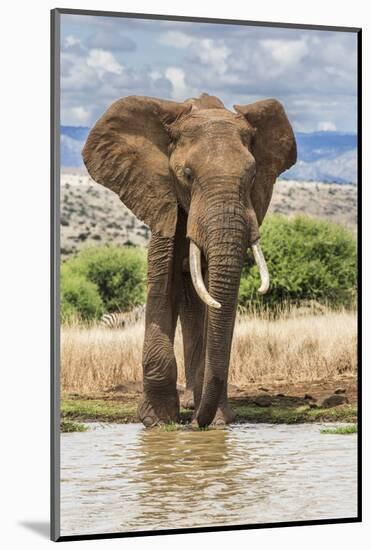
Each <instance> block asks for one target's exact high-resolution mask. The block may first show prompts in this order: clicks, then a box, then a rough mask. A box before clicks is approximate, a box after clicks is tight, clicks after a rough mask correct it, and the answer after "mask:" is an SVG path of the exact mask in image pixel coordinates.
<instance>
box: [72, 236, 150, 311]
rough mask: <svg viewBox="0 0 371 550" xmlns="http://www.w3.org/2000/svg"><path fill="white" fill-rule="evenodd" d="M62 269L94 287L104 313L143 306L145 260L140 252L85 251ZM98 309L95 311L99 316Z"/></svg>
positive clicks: (125, 249) (115, 249)
mask: <svg viewBox="0 0 371 550" xmlns="http://www.w3.org/2000/svg"><path fill="white" fill-rule="evenodd" d="M63 267H64V268H65V270H66V272H68V273H71V274H74V275H78V276H80V277H83V278H84V279H85V281H88V282H89V283H90V284H92V285H94V287H95V288H96V289H97V292H98V295H99V296H100V300H101V302H102V306H103V309H104V311H119V310H121V311H126V310H129V309H131V308H133V307H134V306H137V305H140V304H142V303H144V300H145V274H146V257H145V251H144V250H142V249H139V248H133V247H125V246H100V247H91V248H86V249H85V250H82V251H81V252H79V253H78V254H77V255H76V256H74V257H73V258H71V259H69V260H67V261H66V262H65V263H64V264H63ZM101 310H102V308H101V309H99V310H97V311H99V315H100V314H101ZM97 315H98V313H97ZM83 316H84V315H83ZM84 318H86V317H85V316H84Z"/></svg>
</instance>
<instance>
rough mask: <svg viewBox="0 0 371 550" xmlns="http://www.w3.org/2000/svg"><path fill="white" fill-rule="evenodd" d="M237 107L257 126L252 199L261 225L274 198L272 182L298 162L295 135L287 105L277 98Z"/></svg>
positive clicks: (237, 109)
mask: <svg viewBox="0 0 371 550" xmlns="http://www.w3.org/2000/svg"><path fill="white" fill-rule="evenodd" d="M234 108H235V110H236V111H237V112H238V113H240V114H242V115H243V116H244V117H245V118H246V120H247V121H248V122H249V124H250V125H251V126H253V127H254V128H256V134H255V136H254V139H253V143H252V151H251V152H252V154H253V155H254V157H255V161H256V179H255V183H254V187H253V189H252V192H251V200H252V202H253V206H254V209H255V212H256V216H257V219H258V223H259V225H260V224H261V223H262V221H263V218H264V216H265V213H266V211H267V209H268V206H269V202H270V199H271V197H272V192H273V184H274V183H275V181H276V179H277V177H278V176H279V175H280V174H281V173H282V172H284V171H285V170H287V169H288V168H290V166H293V164H295V162H296V142H295V136H294V132H293V130H292V127H291V124H290V122H289V120H288V118H287V116H286V113H285V110H284V108H283V107H282V105H281V103H279V102H278V101H277V100H275V99H265V100H263V101H257V102H256V103H252V104H251V105H235V106H234Z"/></svg>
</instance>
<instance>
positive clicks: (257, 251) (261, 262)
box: [251, 242, 269, 294]
mask: <svg viewBox="0 0 371 550" xmlns="http://www.w3.org/2000/svg"><path fill="white" fill-rule="evenodd" d="M251 248H252V251H253V254H254V258H255V261H256V264H257V266H258V268H259V272H260V278H261V285H260V288H259V289H258V292H259V294H265V293H266V292H268V289H269V271H268V267H267V264H266V261H265V258H264V254H263V251H262V249H261V246H260V243H259V242H257V243H255V244H253V245H252V246H251Z"/></svg>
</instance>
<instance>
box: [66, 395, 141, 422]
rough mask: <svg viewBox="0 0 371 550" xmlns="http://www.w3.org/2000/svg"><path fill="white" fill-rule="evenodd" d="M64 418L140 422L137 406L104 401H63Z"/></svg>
mask: <svg viewBox="0 0 371 550" xmlns="http://www.w3.org/2000/svg"><path fill="white" fill-rule="evenodd" d="M61 414H62V418H64V419H70V420H80V421H86V420H89V421H99V422H117V423H128V422H138V416H137V406H136V404H131V403H120V402H118V401H108V400H103V399H63V400H62V406H61Z"/></svg>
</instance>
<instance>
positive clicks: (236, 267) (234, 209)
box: [196, 201, 248, 427]
mask: <svg viewBox="0 0 371 550" xmlns="http://www.w3.org/2000/svg"><path fill="white" fill-rule="evenodd" d="M247 234H248V232H247V219H246V214H245V212H244V209H243V206H242V205H241V204H240V203H239V202H238V201H236V202H235V203H234V204H231V203H229V204H227V205H223V206H221V207H220V208H219V209H218V211H215V210H214V211H212V212H211V215H210V218H209V224H208V227H207V238H206V242H205V253H206V257H207V261H208V292H209V293H210V295H211V296H212V299H213V300H215V301H217V302H218V303H219V304H220V306H221V307H220V308H215V307H209V309H208V326H207V342H206V359H205V374H204V381H203V389H202V395H201V400H200V403H199V405H198V409H197V411H196V419H197V422H198V424H199V426H201V427H203V426H207V425H208V424H210V423H211V422H212V420H213V418H214V416H215V413H216V411H217V408H218V404H219V402H220V399H221V396H222V392H223V388H225V385H226V384H227V380H228V369H229V359H230V352H231V343H232V336H233V329H234V323H235V316H236V308H237V300H238V290H239V284H240V278H241V270H242V266H243V260H244V257H245V252H246V245H247Z"/></svg>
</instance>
